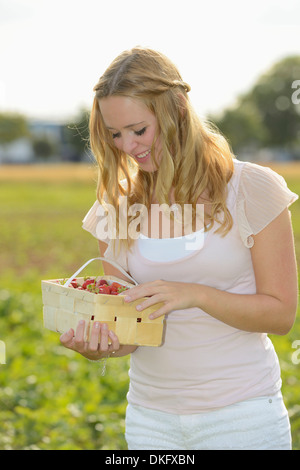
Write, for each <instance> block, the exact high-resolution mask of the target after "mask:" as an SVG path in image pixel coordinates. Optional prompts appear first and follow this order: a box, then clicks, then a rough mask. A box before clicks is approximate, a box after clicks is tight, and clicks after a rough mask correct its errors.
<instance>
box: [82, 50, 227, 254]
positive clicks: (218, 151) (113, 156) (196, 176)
mask: <svg viewBox="0 0 300 470" xmlns="http://www.w3.org/2000/svg"><path fill="white" fill-rule="evenodd" d="M94 91H95V97H94V102H93V107H92V111H91V115H90V123H89V126H90V146H91V150H92V153H93V154H94V156H95V158H96V160H97V162H98V169H99V175H98V186H97V198H98V200H99V202H100V203H101V204H104V203H105V201H106V202H108V203H110V204H112V205H113V206H114V207H115V209H116V211H117V213H118V208H119V197H120V196H127V204H128V207H129V206H130V205H132V204H134V203H139V204H143V205H144V206H146V207H147V208H148V209H149V208H150V206H151V201H152V198H153V194H154V195H155V198H156V200H157V201H158V203H159V204H170V200H169V197H170V191H171V188H174V198H175V203H176V204H180V205H183V204H192V207H195V206H196V204H197V201H198V199H199V197H200V196H201V195H202V194H203V193H204V191H205V194H206V195H207V200H206V201H205V204H206V203H207V204H209V205H210V214H209V215H208V216H207V222H206V229H207V230H209V229H211V228H212V227H213V225H214V223H215V222H217V223H218V224H219V227H218V228H217V231H219V232H220V233H221V234H222V235H225V234H226V233H228V231H229V230H230V229H231V227H232V217H231V214H230V212H229V210H228V209H227V207H226V197H227V183H228V181H229V180H230V178H231V176H232V174H233V154H232V152H231V149H230V147H229V145H228V142H227V140H226V139H225V138H224V137H223V136H222V135H221V133H220V132H219V131H218V130H217V129H216V128H215V127H214V126H213V125H211V124H210V123H208V122H207V121H205V120H204V119H202V118H201V119H200V117H199V116H198V115H197V114H196V113H195V111H194V109H193V107H192V106H191V104H190V101H189V97H188V92H189V91H190V86H189V85H188V84H187V83H185V82H184V81H183V80H182V78H181V75H180V73H179V71H178V70H177V67H176V66H175V65H174V64H173V63H172V62H171V61H170V60H169V59H168V58H167V57H166V56H164V55H163V54H161V53H159V52H157V51H154V50H152V49H148V48H143V47H135V48H133V49H131V50H128V51H124V52H123V53H121V54H120V55H119V56H118V57H117V58H116V59H115V60H114V61H113V62H112V64H111V65H110V66H109V67H108V69H107V70H106V71H105V73H104V74H103V75H102V76H101V77H100V79H99V81H98V83H97V84H96V86H95V87H94ZM113 95H117V96H124V97H130V98H132V99H135V100H140V101H141V102H143V103H144V104H145V105H146V106H147V107H148V109H149V110H150V111H151V112H152V113H153V114H154V115H155V117H156V119H157V134H156V136H155V138H154V142H153V144H152V152H151V153H152V159H153V161H154V162H156V161H155V154H154V146H155V141H156V139H157V138H158V137H159V136H160V139H161V144H162V158H161V160H160V164H159V165H158V166H157V170H156V171H153V172H146V171H143V170H141V169H140V168H138V165H137V164H135V162H133V161H132V159H131V158H130V157H129V156H128V155H127V154H125V153H124V152H122V151H120V150H119V149H117V148H116V147H115V145H114V142H113V139H112V135H111V133H110V132H109V131H108V130H107V129H106V126H105V124H104V121H103V118H102V115H101V111H100V107H99V100H101V98H106V97H109V96H113ZM133 169H135V170H136V171H135V172H134V171H132V170H133ZM124 180H125V181H127V184H125V185H124ZM153 192H154V193H153ZM202 203H203V201H202ZM132 218H133V217H128V220H127V223H128V225H129V223H130V221H131V220H132ZM117 221H118V217H117ZM117 228H118V227H117ZM127 228H128V227H127ZM131 241H132V240H131V239H130V237H128V239H127V240H122V242H124V243H125V244H126V243H128V244H129V245H130V243H131Z"/></svg>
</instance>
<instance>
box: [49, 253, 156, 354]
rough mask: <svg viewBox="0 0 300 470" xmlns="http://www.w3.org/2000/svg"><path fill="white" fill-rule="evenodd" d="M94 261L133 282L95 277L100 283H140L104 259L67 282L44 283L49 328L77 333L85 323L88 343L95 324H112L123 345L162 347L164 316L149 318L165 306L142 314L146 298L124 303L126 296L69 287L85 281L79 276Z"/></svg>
mask: <svg viewBox="0 0 300 470" xmlns="http://www.w3.org/2000/svg"><path fill="white" fill-rule="evenodd" d="M94 260H102V261H105V262H108V263H111V264H112V265H114V266H115V267H117V268H118V269H119V270H120V271H121V272H122V273H123V274H125V275H126V276H127V277H128V278H129V279H130V280H131V281H132V283H129V282H126V281H124V280H123V279H119V278H117V277H113V276H95V278H96V279H97V280H98V279H105V280H107V282H108V284H110V283H111V282H113V281H116V282H119V283H120V284H122V285H125V286H128V287H129V288H130V287H133V286H134V285H137V282H136V281H135V280H134V279H133V278H132V277H131V276H129V275H128V273H126V271H124V270H123V269H122V268H121V267H120V266H118V265H117V264H116V263H113V262H111V261H109V260H107V259H105V258H101V257H99V258H93V259H91V260H89V261H88V262H87V263H85V264H84V265H83V266H82V267H81V268H80V269H79V270H78V271H76V273H74V274H73V276H71V277H70V278H69V279H68V281H67V282H65V283H64V280H63V279H53V280H45V281H42V298H43V305H44V306H43V317H44V326H45V328H47V329H49V330H51V331H56V332H59V333H65V332H66V331H68V330H69V329H70V328H73V330H74V331H75V330H76V328H77V325H78V322H79V320H85V323H86V330H85V341H89V338H90V332H91V328H92V325H93V323H94V322H95V321H99V322H101V323H106V324H107V325H108V328H109V330H111V331H113V332H114V333H115V334H116V335H117V336H118V338H119V341H120V344H131V345H137V346H160V345H161V343H162V337H163V327H164V316H162V317H159V318H156V319H154V320H149V318H148V316H149V315H150V313H152V312H154V311H155V310H157V309H158V308H159V307H160V306H161V305H162V304H156V305H153V306H151V307H149V308H147V309H145V310H143V311H142V312H138V311H137V310H136V308H135V307H136V305H138V304H139V303H140V302H141V301H142V300H143V299H139V300H136V301H133V302H131V303H130V304H128V303H126V302H124V297H123V296H122V295H106V294H94V293H92V292H87V291H86V290H78V289H74V288H73V287H69V285H70V283H71V281H72V279H74V278H76V279H77V281H78V282H79V283H81V282H83V280H84V278H81V277H78V274H79V273H80V272H81V271H82V270H83V269H84V268H85V267H86V266H87V265H88V264H89V263H90V262H91V261H94Z"/></svg>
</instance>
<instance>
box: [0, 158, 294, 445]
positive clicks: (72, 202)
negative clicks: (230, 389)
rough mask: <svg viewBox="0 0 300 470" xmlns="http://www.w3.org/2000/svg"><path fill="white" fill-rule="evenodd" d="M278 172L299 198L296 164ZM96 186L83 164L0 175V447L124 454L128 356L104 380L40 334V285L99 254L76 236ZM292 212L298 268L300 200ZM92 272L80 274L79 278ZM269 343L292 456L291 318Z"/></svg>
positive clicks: (52, 337)
mask: <svg viewBox="0 0 300 470" xmlns="http://www.w3.org/2000/svg"><path fill="white" fill-rule="evenodd" d="M276 170H277V171H278V172H279V173H281V174H282V175H283V176H285V177H286V178H287V182H288V185H289V187H290V189H292V190H293V191H295V192H297V193H298V194H300V165H293V167H292V166H288V165H285V166H280V168H278V166H277V167H276ZM95 178H96V174H95V171H94V169H93V168H92V167H89V166H85V165H74V166H73V165H62V166H57V167H54V166H52V167H47V166H35V167H24V168H23V167H0V224H1V225H0V226H1V238H0V256H1V263H0V340H2V341H5V345H6V364H5V365H0V422H1V425H0V449H7V450H8V449H13V450H17V449H42V450H64V449H68V450H73V449H74V450H81V449H112V450H117V449H121V450H122V449H126V443H125V440H124V415H125V408H126V393H127V388H128V372H127V371H128V365H129V363H128V358H122V359H118V360H112V361H109V362H108V363H107V371H106V374H105V375H104V376H103V375H101V371H102V366H101V364H98V363H96V364H93V363H90V362H87V361H86V360H85V359H84V358H82V357H81V356H79V355H78V354H75V353H73V352H72V351H68V350H66V349H65V348H63V347H62V346H61V345H60V343H59V339H58V335H57V334H55V333H52V332H50V331H47V330H45V329H43V326H42V301H41V287H40V281H41V279H50V278H56V277H61V276H63V277H64V276H67V275H68V274H72V273H73V272H74V271H75V270H76V269H77V268H78V267H79V266H81V265H82V264H83V263H84V262H85V261H86V260H87V259H90V258H93V257H95V255H96V256H97V254H98V247H97V242H96V240H94V239H93V238H92V237H91V236H90V235H89V234H88V233H87V232H85V231H84V230H82V228H81V220H82V218H83V217H84V215H85V214H86V212H87V210H88V208H89V207H90V206H91V205H92V203H93V202H94V199H95ZM291 212H292V217H293V226H294V231H295V243H296V251H297V260H298V264H299V260H300V251H299V250H300V203H299V202H297V203H295V204H293V205H292V206H291ZM99 269H100V267H99ZM94 271H95V266H91V267H88V268H87V270H86V274H89V273H93V272H94ZM271 338H272V341H273V343H274V345H275V349H276V351H277V353H278V356H279V360H280V364H281V368H282V378H283V394H284V398H285V402H286V405H287V407H288V409H289V413H290V417H291V424H292V435H293V448H294V449H300V403H299V396H300V364H299V365H297V364H296V363H293V361H292V354H293V353H295V349H293V348H292V344H293V342H294V341H295V340H300V321H299V319H297V320H296V323H295V325H294V328H293V329H292V331H291V332H290V333H289V334H288V335H286V336H284V337H279V336H272V337H271ZM298 357H299V356H298ZM294 362H295V361H294Z"/></svg>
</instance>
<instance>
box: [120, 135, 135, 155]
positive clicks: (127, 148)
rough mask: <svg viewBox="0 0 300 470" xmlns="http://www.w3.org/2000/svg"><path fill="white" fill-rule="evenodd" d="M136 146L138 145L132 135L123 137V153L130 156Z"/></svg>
mask: <svg viewBox="0 0 300 470" xmlns="http://www.w3.org/2000/svg"><path fill="white" fill-rule="evenodd" d="M137 145H138V143H137V142H136V140H135V138H134V136H133V135H127V136H124V137H123V151H124V152H125V153H128V154H132V153H133V152H134V149H135V148H136V147H137Z"/></svg>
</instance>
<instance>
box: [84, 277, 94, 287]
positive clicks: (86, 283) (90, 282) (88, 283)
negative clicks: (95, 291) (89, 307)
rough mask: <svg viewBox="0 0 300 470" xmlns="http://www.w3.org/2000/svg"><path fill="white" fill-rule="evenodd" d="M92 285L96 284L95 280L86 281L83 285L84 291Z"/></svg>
mask: <svg viewBox="0 0 300 470" xmlns="http://www.w3.org/2000/svg"><path fill="white" fill-rule="evenodd" d="M90 284H95V279H87V280H86V281H84V283H83V284H82V287H83V289H86V288H87V286H88V285H90Z"/></svg>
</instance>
